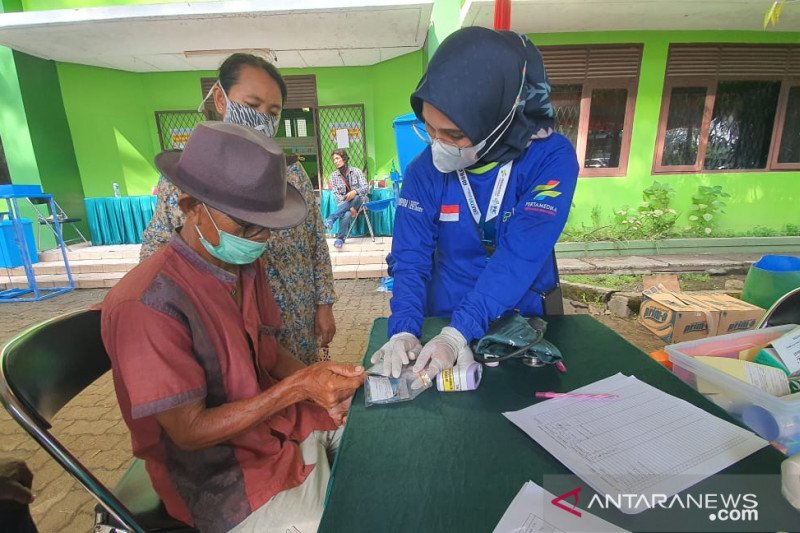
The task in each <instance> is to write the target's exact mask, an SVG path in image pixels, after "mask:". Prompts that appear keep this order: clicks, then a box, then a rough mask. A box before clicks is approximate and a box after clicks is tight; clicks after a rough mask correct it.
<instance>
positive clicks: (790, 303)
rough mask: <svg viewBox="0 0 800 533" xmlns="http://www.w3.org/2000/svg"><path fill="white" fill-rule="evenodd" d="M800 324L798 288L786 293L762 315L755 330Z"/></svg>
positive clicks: (799, 292) (799, 294)
mask: <svg viewBox="0 0 800 533" xmlns="http://www.w3.org/2000/svg"><path fill="white" fill-rule="evenodd" d="M785 324H800V287H798V288H796V289H794V290H792V291H789V292H787V293H786V294H784V295H783V296H781V297H780V298H778V301H777V302H775V303H774V304H772V306H771V307H770V308H769V310H767V312H766V313H764V316H762V317H761V320H760V321H759V322H758V325H757V326H756V327H757V328H768V327H770V326H783V325H785Z"/></svg>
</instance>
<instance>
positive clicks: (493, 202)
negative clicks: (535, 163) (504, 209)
mask: <svg viewBox="0 0 800 533" xmlns="http://www.w3.org/2000/svg"><path fill="white" fill-rule="evenodd" d="M512 163H513V161H509V162H508V163H506V164H505V165H503V166H502V167H500V170H499V171H498V172H497V178H496V179H495V182H494V189H492V196H491V198H490V199H489V210H488V211H487V213H486V220H484V221H483V222H481V218H482V216H483V214H482V213H481V210H480V209H479V208H478V202H477V201H476V200H475V194H474V193H473V192H472V186H471V185H470V184H469V180H468V179H467V173H466V172H464V171H463V170H459V171H458V181H459V183H460V184H461V189H462V190H463V191H464V197H465V198H466V199H467V205H468V206H469V210H470V213H472V218H473V220H475V230H476V231H477V232H478V239H480V241H481V246H483V249H484V250H485V251H486V258H487V261H488V258H489V257H491V256H492V254H494V250H495V248H496V245H495V231H494V229H495V228H494V225H493V224H489V221H490V220H493V219H495V218H497V215H498V214H499V213H500V204H502V203H503V197H504V196H505V194H506V187H508V181H509V176H510V175H511V165H512Z"/></svg>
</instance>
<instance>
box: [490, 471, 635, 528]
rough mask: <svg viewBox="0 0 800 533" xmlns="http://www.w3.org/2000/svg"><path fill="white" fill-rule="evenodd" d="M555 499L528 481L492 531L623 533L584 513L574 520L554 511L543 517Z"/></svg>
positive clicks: (573, 517)
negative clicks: (546, 507)
mask: <svg viewBox="0 0 800 533" xmlns="http://www.w3.org/2000/svg"><path fill="white" fill-rule="evenodd" d="M553 499H555V496H553V495H552V494H550V493H549V492H548V491H546V490H544V489H543V488H542V487H540V486H539V485H537V484H536V483H534V482H533V481H528V482H527V483H525V484H524V485H523V486H522V488H521V489H520V491H519V492H518V493H517V495H516V496H515V497H514V499H513V500H512V501H511V505H509V506H508V509H507V510H506V512H505V514H503V517H502V518H501V519H500V522H498V524H497V526H496V527H495V528H494V533H538V532H542V533H562V532H564V533H567V532H573V531H592V532H595V533H612V532H613V533H617V532H625V531H627V529H621V528H618V527H617V526H615V525H614V524H612V523H610V522H606V521H605V520H603V519H602V518H600V517H598V516H595V515H593V514H591V513H587V512H586V511H582V512H581V516H575V515H573V514H570V513H568V512H566V511H561V510H557V509H556V508H555V507H554V508H553V510H552V511H550V512H547V513H545V506H546V505H551V503H550V502H551V501H552V500H553Z"/></svg>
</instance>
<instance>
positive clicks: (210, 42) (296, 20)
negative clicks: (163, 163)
mask: <svg viewBox="0 0 800 533" xmlns="http://www.w3.org/2000/svg"><path fill="white" fill-rule="evenodd" d="M287 6H290V7H287ZM432 7H433V0H293V1H292V2H288V1H285V0H238V1H234V2H208V3H195V4H191V3H181V4H156V5H138V6H115V7H103V8H82V9H59V10H50V11H30V12H22V13H6V14H0V45H5V46H8V47H11V48H14V49H16V50H19V51H21V52H25V53H27V54H30V55H34V56H37V57H42V58H45V59H53V60H56V61H65V62H71V63H80V64H84V65H94V66H98V67H109V68H114V69H120V70H127V71H133V72H152V71H176V70H214V69H216V68H217V67H219V64H220V63H221V62H222V60H223V59H224V58H225V57H227V56H228V55H230V54H231V53H232V52H234V51H240V50H241V51H251V50H252V51H255V52H258V51H259V50H263V49H271V50H273V51H274V53H275V55H276V56H277V62H276V66H278V67H279V68H289V67H340V66H357V65H372V64H375V63H378V62H380V61H384V60H386V59H391V58H393V57H396V56H400V55H403V54H406V53H409V52H413V51H414V50H418V49H420V48H421V47H422V45H423V44H424V43H425V37H426V35H427V31H428V26H429V25H430V19H431V10H432Z"/></svg>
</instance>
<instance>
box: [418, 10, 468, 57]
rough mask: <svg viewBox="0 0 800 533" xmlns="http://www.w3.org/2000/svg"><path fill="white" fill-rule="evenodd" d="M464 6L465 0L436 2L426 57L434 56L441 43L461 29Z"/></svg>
mask: <svg viewBox="0 0 800 533" xmlns="http://www.w3.org/2000/svg"><path fill="white" fill-rule="evenodd" d="M463 4H464V2H463V0H434V2H433V12H432V13H431V25H430V27H429V28H428V40H427V41H426V43H425V55H426V57H430V56H432V55H433V53H434V52H436V49H437V48H438V47H439V43H440V42H442V41H443V40H444V39H445V37H447V36H448V35H450V34H451V33H453V32H454V31H456V30H457V29H459V28H460V27H461V24H460V22H461V6H462V5H463Z"/></svg>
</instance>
